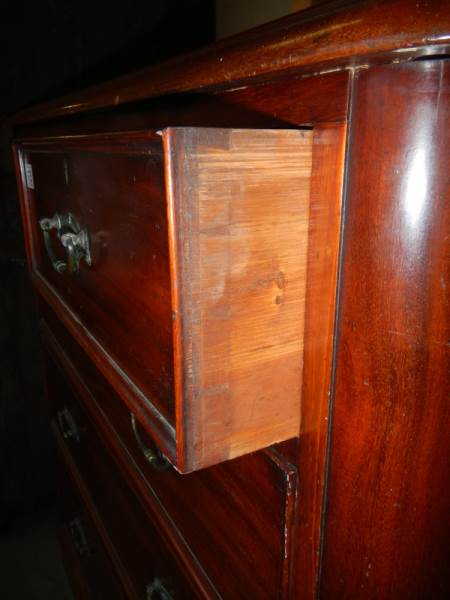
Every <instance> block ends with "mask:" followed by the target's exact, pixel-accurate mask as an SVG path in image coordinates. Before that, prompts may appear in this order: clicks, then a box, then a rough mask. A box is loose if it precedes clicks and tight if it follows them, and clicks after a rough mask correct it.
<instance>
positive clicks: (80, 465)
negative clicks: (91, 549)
mask: <svg viewBox="0 0 450 600" xmlns="http://www.w3.org/2000/svg"><path fill="white" fill-rule="evenodd" d="M51 367H52V372H53V374H52V376H51V377H47V388H48V394H49V399H50V401H51V402H52V400H53V401H57V400H58V397H61V396H62V397H64V399H65V400H68V401H69V402H70V397H71V395H72V394H73V392H72V391H71V390H70V387H67V383H66V382H65V380H64V378H63V377H62V375H61V374H60V373H59V372H58V369H57V368H56V367H55V366H54V365H51ZM71 404H72V403H71ZM77 417H80V418H77V423H78V426H77V428H76V429H75V425H74V421H73V422H71V421H70V418H68V417H67V416H66V417H65V419H66V420H65V422H64V425H63V427H62V431H63V433H61V429H60V427H59V426H58V425H57V424H56V422H55V421H53V422H52V429H53V432H54V435H55V439H56V443H57V447H58V451H59V455H60V457H61V462H62V464H63V466H64V468H65V469H66V471H67V472H68V473H69V475H70V478H71V479H72V481H74V482H75V484H76V487H77V490H78V492H77V493H78V494H79V495H80V496H81V497H82V498H83V502H84V504H85V506H86V507H87V511H88V512H89V513H90V517H91V519H92V521H93V522H94V523H95V529H96V531H97V532H98V535H99V537H100V538H101V539H102V542H103V544H104V546H105V548H106V550H107V553H108V555H109V558H110V560H111V562H112V563H113V565H114V570H115V573H117V577H118V579H119V580H120V581H121V584H122V586H123V587H124V589H125V595H126V597H127V598H131V599H135V600H138V599H139V600H150V599H152V600H169V599H174V600H175V599H183V600H189V599H194V598H198V597H199V595H198V594H197V593H196V592H194V591H193V589H192V587H191V585H190V584H189V583H188V581H187V579H186V578H185V576H184V574H183V573H182V571H181V570H180V568H179V566H178V564H177V562H176V559H175V558H174V557H173V555H172V554H171V552H170V551H169V550H168V548H167V546H166V544H165V542H164V540H163V539H162V537H161V535H160V534H159V532H158V531H157V529H156V527H155V526H154V525H153V524H152V522H151V521H150V520H149V519H148V516H147V514H146V512H145V511H144V509H143V507H142V505H141V503H140V501H139V499H138V498H137V497H136V496H135V495H134V494H133V493H132V492H131V490H130V488H129V486H128V485H127V483H126V481H125V480H124V479H123V477H122V475H121V473H120V471H119V470H118V469H117V466H116V465H115V464H114V462H113V461H112V459H111V457H110V456H109V455H108V453H107V451H106V450H105V449H104V448H103V446H102V444H101V443H100V441H99V440H98V438H97V437H96V435H95V433H94V431H93V429H92V428H91V426H90V423H89V422H88V420H85V419H83V417H81V416H80V415H77ZM65 438H66V439H65ZM69 440H70V442H73V443H68V441H69ZM80 522H81V520H80ZM72 525H73V527H74V528H75V536H77V532H78V538H79V539H81V538H82V535H81V534H80V533H79V532H80V528H79V527H78V525H79V523H74V522H73V523H72ZM96 597H98V598H103V597H108V596H103V595H101V596H96Z"/></svg>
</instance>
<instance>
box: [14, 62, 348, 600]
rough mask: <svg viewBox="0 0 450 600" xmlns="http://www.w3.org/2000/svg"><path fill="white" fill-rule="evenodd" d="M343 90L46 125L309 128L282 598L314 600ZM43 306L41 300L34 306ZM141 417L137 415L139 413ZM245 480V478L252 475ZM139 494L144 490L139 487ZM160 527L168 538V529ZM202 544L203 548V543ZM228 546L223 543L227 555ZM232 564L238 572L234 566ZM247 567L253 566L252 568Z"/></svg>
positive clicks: (290, 87)
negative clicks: (293, 469) (297, 420)
mask: <svg viewBox="0 0 450 600" xmlns="http://www.w3.org/2000/svg"><path fill="white" fill-rule="evenodd" d="M348 90H349V86H348V74H347V73H331V74H326V75H322V76H319V77H316V78H315V79H314V86H311V82H310V81H309V80H282V81H280V82H279V83H277V82H275V83H273V84H267V85H265V86H259V85H256V86H251V85H250V86H248V88H246V89H243V90H236V91H234V92H229V93H226V94H224V95H222V97H221V98H223V100H222V99H219V101H218V102H217V99H216V97H214V96H199V97H194V98H189V99H186V98H184V99H183V98H180V99H179V100H178V101H177V102H175V103H174V102H172V104H171V105H170V104H169V106H171V108H170V110H168V109H167V108H164V106H165V105H164V103H162V104H160V106H159V107H158V106H155V107H154V108H153V109H152V110H151V111H149V112H148V113H145V112H140V113H135V114H134V115H132V114H131V113H130V115H129V116H127V115H120V114H119V115H117V116H115V117H114V116H113V115H111V116H106V117H105V118H103V117H102V116H101V115H100V116H99V117H97V118H96V121H95V123H89V121H86V120H85V121H84V122H80V120H79V119H78V123H77V122H76V121H74V122H73V123H72V124H71V123H70V122H65V121H62V122H61V123H60V124H59V125H58V126H56V125H55V126H53V127H50V126H48V125H47V126H46V127H47V130H48V131H51V132H52V134H57V135H64V134H68V133H72V134H73V133H74V132H75V131H76V129H74V127H78V128H81V131H86V132H89V131H90V132H92V131H93V127H98V128H100V129H102V128H106V129H108V128H111V127H116V128H118V129H119V130H123V129H124V128H126V127H127V126H136V127H139V126H141V125H144V126H150V127H152V126H153V127H155V126H157V123H158V122H162V123H167V122H168V121H169V120H170V119H171V118H173V119H174V120H175V122H177V120H178V123H183V122H184V123H186V121H188V122H190V121H192V122H194V123H195V124H198V125H201V124H206V125H208V126H214V125H220V126H234V125H237V126H245V125H250V126H255V125H257V126H262V127H264V126H274V125H275V126H278V127H280V126H286V125H289V126H292V125H301V124H305V125H309V126H311V125H313V126H314V130H313V172H312V189H311V201H312V205H311V211H310V214H311V219H310V235H311V236H312V239H313V240H314V243H313V244H310V245H309V248H308V267H307V268H308V278H309V280H310V281H311V282H314V285H311V286H309V287H308V288H307V301H306V307H305V310H306V314H308V312H312V314H313V315H315V316H314V319H313V320H312V321H311V325H308V324H307V327H306V331H305V333H306V335H307V336H308V339H306V340H305V362H308V364H309V368H308V369H307V370H304V371H303V378H304V381H303V391H302V394H303V398H302V419H303V422H304V424H305V428H304V435H302V437H301V453H300V457H301V458H300V460H301V463H299V464H301V465H302V469H301V471H300V473H299V477H300V486H299V493H300V494H301V502H298V504H297V503H296V501H295V493H296V491H295V490H296V487H295V486H294V487H292V486H291V487H290V489H291V490H292V492H291V493H290V495H289V496H288V497H290V498H291V500H290V501H289V504H287V505H286V506H287V510H288V511H289V512H288V513H286V515H288V514H290V515H291V516H290V517H289V519H292V521H291V523H292V524H291V526H290V527H287V528H286V537H285V542H284V544H285V548H286V549H287V551H286V550H285V552H286V554H285V560H284V561H283V562H284V564H283V568H282V570H283V584H282V588H281V589H283V590H284V591H283V594H284V595H286V594H289V593H291V595H292V596H293V597H299V598H300V597H301V598H313V597H314V595H315V586H316V585H317V572H318V571H317V569H318V557H319V549H320V530H321V527H320V524H321V515H322V493H321V491H322V487H323V480H324V476H325V467H324V464H325V455H326V429H327V423H328V421H327V416H328V404H329V399H330V376H331V356H330V354H329V352H330V347H331V346H332V343H333V331H332V330H333V327H332V325H330V321H329V319H330V315H331V316H332V315H333V311H334V300H335V289H334V284H333V278H335V276H336V272H335V271H336V263H337V252H338V238H339V214H340V198H341V183H342V177H343V165H342V159H343V150H344V146H345V140H346V128H345V126H343V125H344V124H345V119H346V115H347V105H348ZM171 115H174V116H173V117H171ZM79 130H80V129H79ZM29 131H30V132H33V134H35V133H36V132H39V131H41V133H43V132H44V130H43V129H42V127H41V130H39V128H37V129H36V128H35V129H34V130H31V129H30V130H29ZM22 132H24V130H22ZM25 133H26V132H25ZM333 265H334V266H333ZM315 290H317V294H316V293H315ZM54 308H55V307H54ZM43 309H44V305H43V306H42V308H41V310H43ZM60 317H61V318H62V317H63V314H60ZM312 323H314V325H313V326H312ZM307 332H311V333H310V334H308V333H307ZM320 373H322V374H323V377H324V379H322V376H321V375H319V374H320ZM327 382H328V383H327ZM125 393H129V390H121V395H122V397H124V394H125ZM129 406H131V404H129ZM109 410H110V409H109ZM140 418H141V419H142V418H143V414H142V413H141V414H140ZM128 435H130V433H128ZM147 441H148V443H149V446H152V441H151V440H147ZM280 451H281V452H282V453H283V454H284V455H285V456H287V457H288V459H289V460H290V461H292V462H294V463H297V462H298V460H299V455H298V444H297V443H296V442H294V441H293V442H292V443H289V444H284V445H282V446H280ZM320 465H322V466H320ZM208 471H209V469H208ZM190 477H191V476H190ZM249 477H250V480H251V475H249ZM219 489H220V487H219ZM141 493H146V492H145V488H143V489H142V492H141ZM226 497H227V496H226V493H225V495H223V501H224V502H225V503H226ZM154 518H155V519H157V520H158V519H159V521H158V522H159V527H160V528H163V529H164V528H165V527H166V525H165V522H164V519H163V520H161V516H160V515H159V513H157V512H155V514H154ZM294 525H295V526H294ZM164 531H165V532H166V535H167V536H170V535H171V532H170V529H169V530H167V529H164ZM213 531H214V529H213ZM174 544H175V546H174V547H175V548H178V550H177V551H178V552H181V553H183V552H185V551H184V550H183V544H181V546H180V542H179V541H177V540H176V539H174ZM177 544H178V545H177ZM205 547H206V548H209V545H208V543H207V542H205ZM232 548H233V545H232V543H231V542H230V546H229V551H230V553H231V555H232V553H233V551H232ZM206 555H207V556H209V557H210V555H211V553H210V552H208V551H207V552H206ZM184 556H186V555H185V554H184ZM238 562H239V561H238ZM243 564H245V562H244V563H243ZM290 565H291V566H292V572H293V574H294V575H293V579H292V578H291V576H290V568H289V566H290ZM186 568H188V569H191V566H190V565H189V564H186ZM235 568H237V569H238V572H239V569H240V567H239V566H237V567H235ZM250 569H251V570H252V571H254V569H253V568H252V567H251V566H250ZM191 573H192V570H191ZM258 573H259V574H260V578H261V585H264V583H263V582H264V577H265V576H266V575H265V574H264V573H262V572H259V571H258ZM222 575H223V577H225V578H226V577H227V573H225V572H223V571H222ZM246 578H248V577H247V575H246ZM224 585H226V584H224ZM258 585H260V584H258ZM289 590H291V591H290V592H289Z"/></svg>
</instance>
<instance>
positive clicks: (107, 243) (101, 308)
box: [21, 133, 175, 424]
mask: <svg viewBox="0 0 450 600" xmlns="http://www.w3.org/2000/svg"><path fill="white" fill-rule="evenodd" d="M162 154H163V153H162V146H161V138H160V136H157V135H156V134H155V135H151V134H145V133H144V134H142V135H141V136H135V135H133V134H130V135H128V136H127V137H126V138H123V137H122V136H117V135H112V136H92V137H89V138H83V139H80V138H78V137H75V138H71V139H59V140H54V141H52V142H46V141H44V140H41V141H40V142H38V143H35V144H33V143H31V144H29V145H28V146H26V145H25V146H23V147H22V149H21V161H22V167H23V168H28V169H29V168H30V166H31V169H32V172H33V188H31V187H30V186H29V185H27V180H26V178H25V181H24V214H25V217H26V218H27V224H28V232H29V235H28V244H29V252H30V256H29V259H30V261H31V265H32V272H33V274H34V275H35V277H36V278H37V279H38V284H39V285H40V286H41V287H44V286H45V287H47V288H48V293H49V294H50V295H51V297H52V301H53V303H57V304H58V305H59V306H60V308H61V309H62V310H64V311H65V312H66V313H67V315H66V319H70V318H71V315H72V314H73V317H72V321H74V322H75V324H76V325H79V324H80V323H81V324H82V328H81V327H80V326H79V327H78V329H79V330H80V334H79V335H84V337H85V338H86V344H88V345H89V347H90V348H91V352H97V353H98V354H100V356H101V359H103V363H106V366H109V365H110V364H111V365H113V366H114V365H117V368H116V369H115V370H116V371H119V370H120V371H119V373H120V372H124V373H125V375H124V377H122V379H126V378H129V379H131V380H132V381H133V382H136V384H137V385H138V387H139V389H140V390H141V392H142V394H143V395H144V396H145V397H146V398H151V401H152V404H153V405H155V408H156V409H157V411H158V412H159V413H160V414H161V415H162V417H163V418H164V419H165V420H167V421H168V422H169V423H172V424H173V423H174V421H175V419H174V398H173V347H172V314H171V299H170V296H171V292H170V289H171V284H170V266H169V250H168V242H167V216H166V201H165V194H164V168H163V155H162ZM55 213H58V214H64V215H67V214H68V213H71V214H72V215H73V216H74V217H75V218H76V219H77V221H78V222H79V223H80V225H82V226H83V227H86V228H87V230H88V233H89V241H90V247H91V254H92V266H91V267H88V266H87V265H86V263H85V262H84V261H82V262H81V266H80V272H79V273H78V274H75V275H73V274H69V273H67V272H65V273H57V272H56V271H55V269H54V268H53V267H52V264H51V261H50V260H49V256H48V255H47V252H46V248H45V245H44V237H43V234H42V231H41V230H40V228H39V225H38V221H39V220H40V219H42V218H51V217H53V215H54V214H55ZM50 235H51V236H52V246H53V249H54V252H55V254H56V255H57V257H58V258H59V259H61V260H64V259H65V253H64V249H63V248H62V245H61V243H60V242H59V240H58V239H57V236H56V233H55V231H54V230H53V231H52V232H51V233H50ZM149 331H151V343H150V341H149V337H150V334H149Z"/></svg>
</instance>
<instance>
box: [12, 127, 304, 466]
mask: <svg viewBox="0 0 450 600" xmlns="http://www.w3.org/2000/svg"><path fill="white" fill-rule="evenodd" d="M17 152H18V154H17V156H18V169H19V170H18V176H19V183H20V186H21V199H22V209H23V215H24V220H25V229H26V234H27V235H26V238H27V248H28V256H29V261H30V266H31V269H32V274H33V280H34V283H35V285H36V287H37V289H38V291H39V293H40V295H41V297H42V298H44V300H45V301H46V302H47V303H48V304H49V305H50V306H51V307H52V309H53V310H54V311H55V312H56V313H57V315H58V318H59V319H61V321H62V322H63V323H64V324H65V325H66V327H67V328H68V329H69V330H70V332H71V334H72V335H73V336H74V337H75V338H76V339H77V341H78V343H79V344H80V345H81V346H82V347H83V348H84V350H85V351H86V352H87V353H88V355H89V356H90V358H91V360H92V361H93V362H94V363H95V365H96V366H97V368H98V369H99V370H100V371H101V372H102V373H103V375H104V376H105V378H106V379H107V380H108V381H109V383H110V384H111V386H112V387H114V389H115V390H116V391H117V393H118V394H119V395H120V396H121V397H122V399H123V400H124V401H125V403H126V404H127V406H128V407H129V408H130V409H131V410H133V411H135V412H137V413H139V414H140V418H141V423H142V424H143V425H144V427H145V428H146V430H147V431H148V432H149V433H150V434H151V435H152V436H153V437H154V439H155V440H156V441H157V443H158V445H159V446H160V448H161V449H162V451H163V452H164V453H165V454H166V456H167V457H168V458H169V460H170V461H171V462H172V464H174V465H175V467H176V468H177V470H178V471H179V472H182V473H189V472H191V471H195V470H198V469H201V468H204V467H206V466H210V465H214V464H218V463H221V462H223V461H226V460H229V459H231V458H235V457H237V456H241V455H244V454H248V453H251V452H252V451H255V450H259V449H261V448H266V447H268V446H269V445H271V444H273V443H276V442H281V441H284V440H287V439H291V438H293V437H296V436H297V435H298V433H299V427H300V401H301V381H302V364H303V362H302V355H303V332H304V302H305V290H306V255H307V247H308V232H309V189H310V177H311V153H312V135H311V132H308V131H296V130H244V129H214V128H211V129H209V128H189V127H186V128H170V127H169V128H167V129H165V130H163V131H162V132H159V133H158V132H140V133H139V132H134V133H131V132H127V133H120V134H119V133H116V134H109V135H106V134H104V135H90V136H80V137H73V138H70V137H68V138H62V139H58V138H55V139H52V140H51V139H48V140H45V139H42V140H35V141H32V140H29V141H24V142H23V143H20V144H18V145H17Z"/></svg>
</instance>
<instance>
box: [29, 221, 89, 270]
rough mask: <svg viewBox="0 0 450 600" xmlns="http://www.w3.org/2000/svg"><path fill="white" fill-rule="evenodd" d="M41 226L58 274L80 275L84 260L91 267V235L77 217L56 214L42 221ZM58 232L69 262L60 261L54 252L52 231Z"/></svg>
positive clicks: (49, 255) (48, 252)
mask: <svg viewBox="0 0 450 600" xmlns="http://www.w3.org/2000/svg"><path fill="white" fill-rule="evenodd" d="M39 226H40V228H41V229H42V232H43V234H44V243H45V248H46V250H47V254H48V257H49V258H50V260H51V263H52V266H53V268H54V269H55V271H56V272H57V273H64V272H65V271H67V273H78V272H79V270H80V262H81V260H84V261H85V262H86V264H87V265H89V266H91V264H92V258H91V249H90V245H89V235H88V232H87V229H86V228H85V227H81V225H80V224H79V223H78V221H77V220H76V219H75V217H74V216H73V215H72V214H71V213H68V214H66V215H60V214H58V213H55V214H54V215H53V217H52V218H51V219H47V218H45V219H41V220H40V221H39ZM52 229H55V230H56V234H57V236H58V239H59V241H60V242H61V244H62V246H63V247H64V249H65V251H66V256H67V260H66V261H64V260H61V259H59V258H58V257H57V256H56V255H55V253H54V252H53V247H52V240H51V237H50V231H51V230H52Z"/></svg>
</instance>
